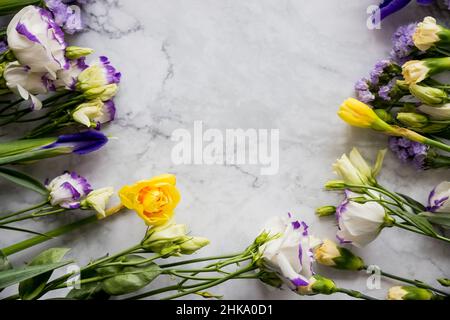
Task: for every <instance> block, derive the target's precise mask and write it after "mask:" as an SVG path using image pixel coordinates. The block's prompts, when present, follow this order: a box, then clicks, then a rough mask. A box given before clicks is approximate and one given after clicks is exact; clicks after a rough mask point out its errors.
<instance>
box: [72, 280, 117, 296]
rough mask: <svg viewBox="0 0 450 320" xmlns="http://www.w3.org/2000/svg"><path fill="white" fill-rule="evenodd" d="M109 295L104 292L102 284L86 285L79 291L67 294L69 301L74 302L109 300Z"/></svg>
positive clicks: (74, 290)
mask: <svg viewBox="0 0 450 320" xmlns="http://www.w3.org/2000/svg"><path fill="white" fill-rule="evenodd" d="M109 297H110V296H109V294H107V293H106V292H105V291H104V290H103V284H102V283H101V282H94V283H86V284H83V285H82V286H81V288H79V289H72V290H70V292H69V293H68V294H67V296H66V298H67V299H72V300H108V299H109Z"/></svg>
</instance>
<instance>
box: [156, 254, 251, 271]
mask: <svg viewBox="0 0 450 320" xmlns="http://www.w3.org/2000/svg"><path fill="white" fill-rule="evenodd" d="M240 255H242V253H238V254H229V255H224V256H215V257H214V256H213V257H206V258H198V259H191V260H185V261H179V262H174V263H167V264H162V265H160V266H159V267H160V268H171V267H177V266H181V265H185V264H191V263H197V262H204V261H211V260H222V259H228V258H234V257H236V256H240Z"/></svg>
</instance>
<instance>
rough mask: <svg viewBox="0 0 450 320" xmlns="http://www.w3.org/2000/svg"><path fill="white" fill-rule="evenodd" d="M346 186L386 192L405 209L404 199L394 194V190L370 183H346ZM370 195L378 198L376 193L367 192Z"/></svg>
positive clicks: (385, 193)
mask: <svg viewBox="0 0 450 320" xmlns="http://www.w3.org/2000/svg"><path fill="white" fill-rule="evenodd" d="M345 186H346V187H348V188H359V189H367V190H373V191H377V192H379V193H381V194H384V195H386V196H388V197H389V198H391V199H392V200H394V201H395V203H396V204H397V206H398V207H400V208H402V209H404V206H403V204H404V201H403V200H402V199H401V198H399V197H398V196H396V195H395V194H393V193H392V192H390V191H388V190H386V189H384V188H382V187H381V188H380V187H376V186H369V185H359V184H347V183H346V184H345ZM367 194H368V195H369V196H371V197H372V198H376V197H375V196H374V195H372V194H371V193H367Z"/></svg>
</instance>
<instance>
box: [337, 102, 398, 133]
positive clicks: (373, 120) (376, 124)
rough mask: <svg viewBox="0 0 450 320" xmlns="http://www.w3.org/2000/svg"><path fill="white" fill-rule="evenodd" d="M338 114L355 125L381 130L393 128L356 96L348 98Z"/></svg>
mask: <svg viewBox="0 0 450 320" xmlns="http://www.w3.org/2000/svg"><path fill="white" fill-rule="evenodd" d="M338 116H339V117H340V118H341V119H342V120H344V121H345V122H347V123H348V124H350V125H352V126H355V127H360V128H372V129H375V130H379V131H390V130H391V126H390V125H389V124H387V123H386V122H384V121H383V120H381V119H380V117H378V115H377V114H376V113H375V112H374V111H373V110H372V108H370V107H369V106H368V105H366V104H365V103H363V102H361V101H359V100H357V99H355V98H348V99H347V100H345V101H344V102H343V103H342V105H341V107H340V108H339V111H338Z"/></svg>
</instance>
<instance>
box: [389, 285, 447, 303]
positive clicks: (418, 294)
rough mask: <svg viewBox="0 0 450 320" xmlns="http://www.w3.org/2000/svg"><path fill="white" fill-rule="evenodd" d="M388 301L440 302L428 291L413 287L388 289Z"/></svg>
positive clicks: (437, 297) (436, 296)
mask: <svg viewBox="0 0 450 320" xmlns="http://www.w3.org/2000/svg"><path fill="white" fill-rule="evenodd" d="M387 298H388V300H440V299H441V296H438V295H436V294H434V293H433V292H431V291H430V290H428V289H423V288H417V287H413V286H395V287H392V288H390V289H389V291H388V295H387Z"/></svg>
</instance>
